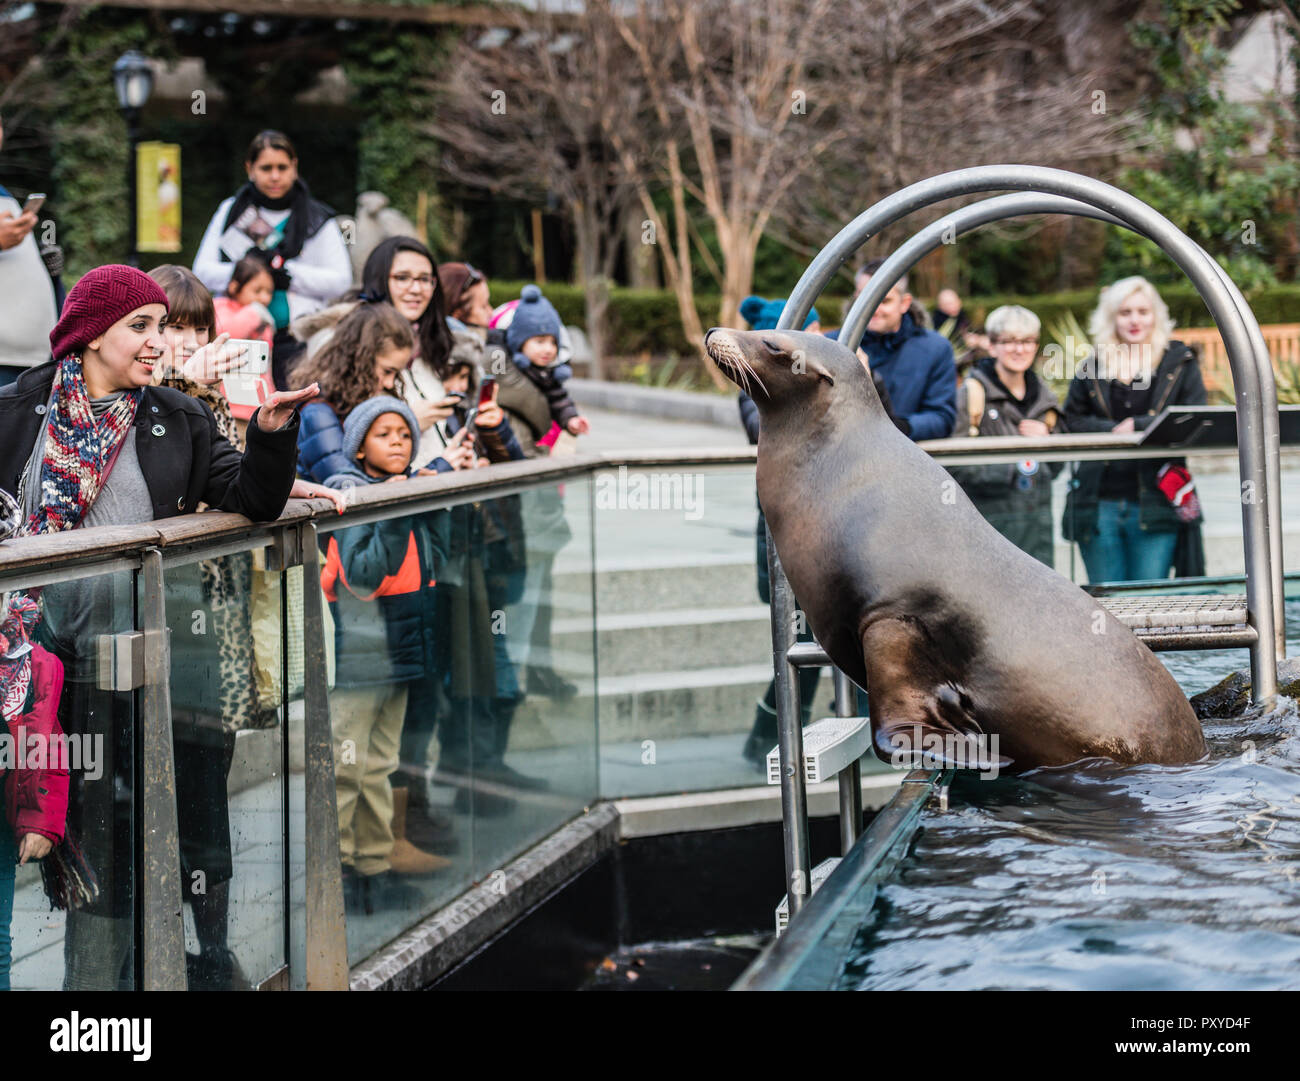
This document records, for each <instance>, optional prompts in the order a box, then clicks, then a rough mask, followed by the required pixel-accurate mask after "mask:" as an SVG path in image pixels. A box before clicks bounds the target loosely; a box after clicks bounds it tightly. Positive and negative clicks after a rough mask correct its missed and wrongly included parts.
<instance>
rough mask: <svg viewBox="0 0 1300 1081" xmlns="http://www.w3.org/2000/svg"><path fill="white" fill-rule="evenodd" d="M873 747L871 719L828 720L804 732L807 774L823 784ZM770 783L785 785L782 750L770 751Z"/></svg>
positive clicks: (768, 776)
mask: <svg viewBox="0 0 1300 1081" xmlns="http://www.w3.org/2000/svg"><path fill="white" fill-rule="evenodd" d="M870 747H871V719H870V718H869V717H826V718H824V719H822V720H820V721H816V722H814V723H813V724H810V725H809V726H808V727H807V728H805V729H804V730H803V772H804V779H805V780H806V781H807V782H808V783H809V784H820V783H821V782H822V781H828V780H830V779H831V778H832V777H834V776H835V775H836V774H837V773H839V772H840V770H842V769H845V768H846V767H848V766H851V765H852V764H853V763H854V762H856V761H857V760H858V759H859V758H861V757H862V756H863V755H864V754H866V753H867V751H868V749H870ZM767 783H768V784H780V783H781V747H780V745H779V744H778V745H777V746H775V747H773V748H772V749H771V750H770V751H768V752H767Z"/></svg>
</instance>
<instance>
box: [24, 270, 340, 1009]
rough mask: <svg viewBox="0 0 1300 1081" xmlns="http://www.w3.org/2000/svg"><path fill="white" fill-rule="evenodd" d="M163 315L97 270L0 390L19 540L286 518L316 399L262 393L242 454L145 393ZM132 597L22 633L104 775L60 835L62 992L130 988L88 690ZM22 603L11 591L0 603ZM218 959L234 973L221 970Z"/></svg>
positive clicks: (185, 409) (128, 278)
mask: <svg viewBox="0 0 1300 1081" xmlns="http://www.w3.org/2000/svg"><path fill="white" fill-rule="evenodd" d="M168 306H169V302H168V298H167V294H166V293H165V292H164V291H163V289H162V288H161V287H160V286H159V285H158V283H157V282H155V281H154V280H153V279H152V278H150V277H149V276H148V275H147V274H145V273H143V272H142V271H140V270H137V269H135V268H134V267H127V266H102V267H98V268H96V269H95V270H92V271H90V272H89V273H88V274H86V275H85V276H84V277H83V278H82V279H81V280H80V281H79V282H78V283H77V284H76V286H74V287H73V289H72V291H71V292H70V293H69V294H68V300H67V303H66V304H65V305H64V310H63V314H62V316H61V317H60V319H59V322H58V323H57V325H56V326H55V327H54V330H53V331H52V333H51V335H50V345H51V354H52V356H53V357H54V358H55V360H54V361H52V362H50V363H47V364H43V365H40V366H39V367H36V368H33V369H32V370H30V371H28V372H26V373H24V374H23V375H22V376H20V377H19V379H18V381H17V382H16V383H15V384H13V385H12V386H8V387H5V388H3V389H0V489H3V490H4V491H5V492H7V493H9V494H10V495H11V496H13V497H15V498H16V500H17V502H18V503H19V505H20V507H21V508H22V516H23V526H22V527H21V530H20V532H21V533H22V534H24V535H42V534H48V533H55V532H60V531H62V530H68V529H77V528H80V527H82V526H97V525H131V524H136V523H141V522H149V521H154V520H156V519H159V518H166V517H170V516H172V515H177V514H186V513H191V512H193V511H194V510H196V509H197V508H198V506H199V504H200V503H205V504H207V505H209V506H212V507H216V508H218V509H220V510H227V511H234V512H236V513H239V514H243V515H245V516H246V517H249V518H252V519H253V520H255V521H270V520H273V519H275V518H276V517H277V516H278V515H279V514H280V512H281V511H282V510H283V509H284V504H285V501H286V500H287V499H288V497H289V491H290V488H291V487H292V485H293V479H294V459H295V448H296V445H297V435H298V416H297V408H298V406H299V405H300V404H301V403H302V402H304V401H305V400H307V399H308V398H310V397H312V396H313V395H314V394H316V392H317V390H318V389H319V388H317V387H315V386H310V387H304V388H303V389H302V390H301V391H298V392H296V393H287V392H277V393H276V394H274V395H272V396H271V398H269V399H268V400H267V401H266V402H265V403H264V404H263V405H262V406H261V408H260V409H259V410H258V411H257V413H256V414H255V415H254V417H253V420H252V422H251V423H250V424H249V427H248V445H247V448H246V449H245V450H244V451H243V452H242V453H241V452H240V451H239V450H238V449H236V448H235V447H234V446H233V445H232V444H231V443H230V441H229V440H228V439H226V438H225V437H224V436H222V434H221V432H220V430H219V429H218V427H217V423H216V419H215V418H214V416H213V414H212V411H211V409H209V408H208V407H207V406H206V405H204V404H203V403H202V402H200V401H197V400H195V399H194V398H191V397H189V396H188V395H185V394H183V393H180V392H179V391H176V390H174V389H172V388H170V387H164V386H155V385H154V382H153V377H154V371H155V369H156V368H157V367H158V366H159V364H160V363H161V362H162V361H163V359H164V358H165V357H166V355H167V353H168V346H167V343H166V340H165V338H164V336H163V334H164V330H165V327H166V324H167V311H168ZM69 462H72V463H75V465H74V466H73V467H72V468H70V467H69ZM130 594H131V586H130V582H129V579H126V578H124V577H123V576H121V575H103V576H99V577H96V578H90V579H85V580H78V581H74V582H63V583H56V584H54V585H50V586H47V587H46V588H45V589H44V590H43V592H42V593H41V596H40V604H41V610H40V617H41V620H40V622H39V624H38V625H37V628H36V631H37V633H38V634H39V636H40V638H41V639H42V640H43V642H44V643H45V644H46V645H47V646H48V648H50V649H51V651H52V652H53V653H54V654H55V655H56V656H57V657H58V658H59V660H60V661H61V662H62V663H63V666H64V671H65V682H64V690H63V695H62V702H61V705H60V722H61V724H62V727H63V729H64V731H65V732H68V733H70V734H77V735H78V736H80V737H81V738H82V739H87V738H89V739H96V740H97V741H98V743H99V745H100V746H102V747H103V748H104V758H103V761H102V772H100V773H99V774H98V775H97V776H92V775H91V774H90V773H89V772H85V771H82V772H77V773H74V774H73V776H72V777H71V788H70V792H69V804H68V825H69V827H70V830H71V832H72V834H73V836H74V837H75V838H76V839H77V840H78V841H79V842H80V845H81V848H82V850H83V851H84V852H85V855H86V859H87V860H88V862H89V864H90V866H91V867H92V868H93V869H94V871H95V874H96V876H97V877H98V880H99V888H98V892H97V894H95V895H94V896H90V897H82V898H81V901H82V904H80V905H79V906H77V905H73V906H71V910H70V911H69V913H68V920H67V931H66V934H65V937H64V947H63V952H64V960H65V965H66V968H65V977H64V986H65V988H66V989H69V990H72V989H77V990H116V989H119V988H121V987H124V986H126V987H129V986H130V983H131V980H132V972H133V967H134V966H133V965H132V963H131V958H132V949H133V944H134V937H135V936H134V926H133V920H132V913H133V908H134V904H133V898H134V896H135V892H136V888H137V887H136V884H135V880H134V872H133V868H134V859H133V856H132V842H131V838H132V814H133V811H132V803H133V789H134V787H135V783H136V779H135V778H134V777H133V775H132V763H133V761H134V754H133V750H132V744H131V741H132V723H131V719H130V716H129V713H128V714H125V715H124V713H123V708H124V707H123V703H122V700H121V696H119V695H115V694H113V693H112V692H105V691H103V690H101V689H100V688H99V684H98V679H97V655H98V650H97V643H98V638H99V635H100V634H102V633H105V632H110V633H111V632H118V631H123V630H127V629H130V628H131V627H132V626H133V625H134V621H133V620H132V619H131V617H130V613H131V609H132V598H131V595H130ZM29 597H30V595H29V594H14V595H13V597H11V598H10V604H11V605H12V604H13V603H14V601H15V598H19V599H23V598H29ZM5 615H6V613H0V624H2V623H3V622H5V619H4V616H5ZM207 944H208V943H207V942H205V943H204V945H205V946H206V945H207ZM213 957H216V954H215V949H214V951H213ZM210 959H211V958H210ZM217 959H218V960H220V961H222V962H225V964H224V965H223V966H222V967H224V968H225V969H226V970H227V973H228V974H229V975H233V968H232V967H231V966H230V964H229V961H230V958H229V957H228V956H226V955H225V954H221V955H220V957H219V958H217Z"/></svg>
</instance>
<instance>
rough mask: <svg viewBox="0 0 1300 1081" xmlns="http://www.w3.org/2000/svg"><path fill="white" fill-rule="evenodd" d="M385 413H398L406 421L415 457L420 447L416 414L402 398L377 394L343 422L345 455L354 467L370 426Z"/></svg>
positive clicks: (412, 452)
mask: <svg viewBox="0 0 1300 1081" xmlns="http://www.w3.org/2000/svg"><path fill="white" fill-rule="evenodd" d="M385 413H396V414H397V415H398V416H399V417H401V418H402V419H403V420H404V421H406V423H407V426H408V427H409V428H410V429H411V456H412V457H414V456H415V449H416V447H418V446H419V445H420V422H419V421H417V420H416V419H415V413H414V412H412V410H411V407H410V406H409V405H407V404H406V403H405V402H404V401H402V399H401V398H394V397H393V396H392V395H391V394H377V395H375V397H373V398H367V399H366V400H365V401H364V402H362V403H361V404H360V405H359V406H357V407H356V408H355V409H354V410H352V412H351V413H349V414H348V419H347V420H345V421H344V422H343V454H344V456H345V457H346V458H347V460H348V461H349V462H351V463H352V464H353V465H356V464H357V455H358V454H360V453H361V444H362V443H364V442H365V441H366V433H367V432H368V431H370V426H371V425H372V424H374V423H375V421H376V420H378V419H379V418H380V417H381V416H383V415H384V414H385ZM411 464H414V463H411ZM358 468H359V467H358Z"/></svg>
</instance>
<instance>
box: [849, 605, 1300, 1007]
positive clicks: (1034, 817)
mask: <svg viewBox="0 0 1300 1081" xmlns="http://www.w3.org/2000/svg"><path fill="white" fill-rule="evenodd" d="M1287 612H1288V625H1289V626H1292V627H1295V626H1297V625H1300V605H1297V604H1296V603H1294V602H1289V603H1288V604H1287ZM1288 655H1291V656H1294V655H1296V644H1295V643H1289V644H1288ZM1161 659H1162V660H1164V661H1165V663H1166V665H1167V666H1168V668H1169V669H1170V671H1171V672H1173V674H1174V676H1175V678H1176V679H1177V680H1178V681H1179V684H1180V685H1181V686H1182V688H1183V690H1184V691H1185V692H1186V693H1187V694H1189V695H1190V694H1194V693H1196V692H1198V691H1202V690H1205V689H1206V688H1208V687H1210V686H1212V685H1213V684H1214V683H1216V682H1217V681H1218V680H1219V679H1221V678H1222V677H1223V676H1225V675H1227V674H1228V673H1229V672H1231V671H1234V670H1236V669H1239V668H1242V667H1245V665H1246V664H1247V662H1248V658H1247V655H1246V654H1245V652H1244V651H1240V650H1234V651H1225V652H1215V653H1183V654H1162V655H1161ZM1205 734H1206V741H1207V743H1208V744H1209V751H1210V753H1209V756H1208V758H1207V759H1206V760H1205V761H1204V762H1201V763H1198V764H1195V765H1190V766H1176V767H1175V766H1129V767H1121V766H1117V765H1115V764H1113V763H1109V762H1102V761H1097V760H1093V761H1091V762H1089V763H1086V764H1081V765H1079V766H1075V767H1071V768H1069V769H1054V770H1035V771H1033V772H1031V773H1027V774H1023V775H1021V776H1019V777H1000V778H997V779H996V780H985V781H982V780H979V779H978V778H977V777H975V776H972V775H963V774H959V775H958V777H957V779H956V780H955V782H954V784H953V787H952V792H951V797H952V798H951V801H950V808H951V809H950V810H949V811H948V812H947V813H944V814H940V813H937V812H936V811H934V810H928V811H927V812H926V814H925V816H924V818H923V820H922V825H921V828H920V830H919V831H918V833H917V836H916V838H915V839H914V841H913V844H912V848H911V850H910V852H909V854H908V856H907V857H906V858H905V859H904V860H903V861H902V862H901V863H900V865H899V868H898V870H897V871H896V872H895V874H894V876H893V878H892V879H891V881H890V882H889V883H888V884H887V885H885V886H883V887H882V888H881V890H880V893H879V895H878V897H877V900H876V905H875V908H874V909H873V912H872V917H871V922H870V923H869V924H868V925H867V926H865V927H864V928H862V929H861V930H860V931H859V932H858V935H857V938H856V940H855V941H854V945H853V949H852V952H851V954H850V957H849V960H848V962H847V964H846V966H845V969H844V972H843V974H842V976H841V980H840V987H841V988H843V989H862V990H890V989H895V990H902V989H917V990H920V989H930V990H938V989H946V990H974V989H1021V990H1030V989H1043V990H1047V989H1053V990H1117V989H1130V990H1139V989H1144V990H1209V989H1242V990H1246V989H1282V988H1288V989H1297V988H1300V711H1298V710H1297V706H1296V703H1295V702H1293V701H1291V700H1290V699H1283V700H1281V703H1280V705H1279V706H1278V707H1276V708H1275V709H1273V710H1270V711H1267V712H1264V711H1258V710H1257V711H1254V712H1253V713H1250V714H1248V715H1247V716H1245V717H1241V718H1233V719H1229V720H1221V721H1207V722H1205Z"/></svg>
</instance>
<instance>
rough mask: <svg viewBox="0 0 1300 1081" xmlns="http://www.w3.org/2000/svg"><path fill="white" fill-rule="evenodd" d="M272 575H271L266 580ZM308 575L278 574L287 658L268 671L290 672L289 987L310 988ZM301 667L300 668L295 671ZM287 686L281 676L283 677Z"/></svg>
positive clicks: (286, 712) (330, 643)
mask: <svg viewBox="0 0 1300 1081" xmlns="http://www.w3.org/2000/svg"><path fill="white" fill-rule="evenodd" d="M270 578H271V576H270V575H268V580H269V579H270ZM306 578H307V571H306V570H305V568H304V567H290V568H289V569H288V570H287V571H285V572H284V574H283V575H281V576H278V582H279V585H280V593H279V597H278V602H279V603H278V610H279V612H280V620H281V626H282V627H283V630H284V633H283V635H282V637H281V643H282V644H283V646H284V647H285V650H286V652H285V656H284V657H283V658H282V657H280V656H272V657H269V658H268V667H269V670H275V669H277V668H278V667H279V666H281V665H283V664H285V663H288V664H289V666H290V668H291V672H290V678H289V684H288V694H287V696H286V699H285V702H284V705H283V707H282V708H283V714H282V715H283V717H284V738H283V744H284V758H285V781H286V784H285V803H286V808H287V810H286V824H287V832H288V841H287V858H288V864H289V866H288V894H287V905H288V912H287V920H288V952H289V990H290V991H304V990H306V988H307V845H306V838H307V785H306V769H307V757H306V728H305V718H306V714H305V712H304V709H303V679H304V675H305V673H304V672H303V668H304V665H305V661H306V658H305V657H304V655H303V588H304V585H303V583H304V581H305V580H306ZM315 579H316V573H315V572H313V573H312V580H311V588H312V589H319V588H320V586H319V585H318V584H317V582H316V580H315ZM324 617H325V620H324V621H325V667H326V677H325V678H326V681H327V684H328V685H329V686H333V685H334V674H335V659H334V635H333V620H332V617H331V615H330V612H329V609H328V607H326V608H325V611H324ZM292 669H297V671H296V672H295V671H292ZM281 683H282V684H283V677H281Z"/></svg>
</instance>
